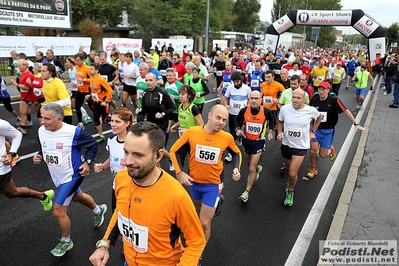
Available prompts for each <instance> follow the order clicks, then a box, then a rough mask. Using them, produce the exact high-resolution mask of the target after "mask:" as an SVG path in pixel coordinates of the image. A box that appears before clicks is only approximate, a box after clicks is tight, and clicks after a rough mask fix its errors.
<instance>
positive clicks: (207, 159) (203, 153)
mask: <svg viewBox="0 0 399 266" xmlns="http://www.w3.org/2000/svg"><path fill="white" fill-rule="evenodd" d="M219 155H220V149H219V148H214V147H209V146H203V145H198V144H197V146H196V148H195V160H196V161H197V162H201V163H206V164H216V163H217V161H218V159H219Z"/></svg>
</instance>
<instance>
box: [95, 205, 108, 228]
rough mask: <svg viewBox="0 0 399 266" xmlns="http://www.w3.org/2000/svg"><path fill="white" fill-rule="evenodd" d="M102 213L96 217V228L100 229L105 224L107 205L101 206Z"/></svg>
mask: <svg viewBox="0 0 399 266" xmlns="http://www.w3.org/2000/svg"><path fill="white" fill-rule="evenodd" d="M99 207H100V209H101V211H100V213H99V214H96V215H94V226H95V227H100V226H101V225H102V224H103V222H104V215H105V213H106V212H107V205H106V204H101V205H100V206H99Z"/></svg>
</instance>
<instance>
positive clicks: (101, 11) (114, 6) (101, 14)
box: [71, 0, 128, 27]
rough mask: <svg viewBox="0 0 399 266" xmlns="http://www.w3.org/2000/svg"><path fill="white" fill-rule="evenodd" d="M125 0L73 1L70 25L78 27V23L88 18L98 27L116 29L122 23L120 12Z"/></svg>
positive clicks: (125, 2)
mask: <svg viewBox="0 0 399 266" xmlns="http://www.w3.org/2000/svg"><path fill="white" fill-rule="evenodd" d="M127 3H128V1H127V0H112V1H98V0H73V1H71V4H72V24H73V25H74V26H77V25H79V22H81V21H82V20H84V19H85V18H89V19H91V20H93V21H94V22H96V23H98V24H99V25H100V26H103V27H104V26H106V27H116V26H117V25H118V24H120V23H121V22H122V12H123V8H122V7H124V6H126V4H127Z"/></svg>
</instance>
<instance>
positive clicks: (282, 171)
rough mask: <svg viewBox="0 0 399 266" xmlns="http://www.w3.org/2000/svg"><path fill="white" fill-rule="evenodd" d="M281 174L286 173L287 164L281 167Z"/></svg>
mask: <svg viewBox="0 0 399 266" xmlns="http://www.w3.org/2000/svg"><path fill="white" fill-rule="evenodd" d="M280 173H285V163H283V166H281V167H280Z"/></svg>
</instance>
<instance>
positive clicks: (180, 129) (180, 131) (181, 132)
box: [178, 127, 184, 137]
mask: <svg viewBox="0 0 399 266" xmlns="http://www.w3.org/2000/svg"><path fill="white" fill-rule="evenodd" d="M178 133H179V137H181V135H183V133H184V131H183V128H181V127H179V130H178Z"/></svg>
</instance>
